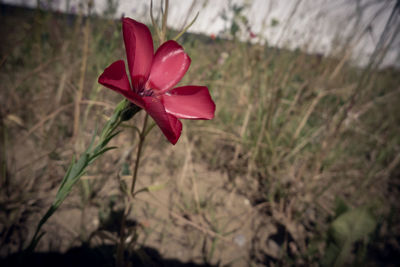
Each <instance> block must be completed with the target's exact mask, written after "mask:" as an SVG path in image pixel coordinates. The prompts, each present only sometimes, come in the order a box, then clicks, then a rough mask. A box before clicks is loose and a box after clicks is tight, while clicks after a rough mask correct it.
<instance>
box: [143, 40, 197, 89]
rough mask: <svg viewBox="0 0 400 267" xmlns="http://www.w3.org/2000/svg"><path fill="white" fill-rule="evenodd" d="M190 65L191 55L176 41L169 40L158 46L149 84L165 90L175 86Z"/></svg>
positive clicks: (153, 87) (154, 87) (151, 86)
mask: <svg viewBox="0 0 400 267" xmlns="http://www.w3.org/2000/svg"><path fill="white" fill-rule="evenodd" d="M189 66H190V57H189V56H188V55H187V54H186V53H185V51H184V50H183V48H182V46H180V45H179V44H178V43H177V42H175V41H167V42H165V43H163V44H162V45H161V46H160V48H158V50H157V52H156V54H155V56H154V59H153V65H152V67H151V71H150V76H149V82H150V84H149V86H150V88H152V89H156V90H160V91H161V92H165V91H167V90H169V89H171V88H172V87H174V86H175V85H176V84H177V83H178V82H179V81H180V80H181V79H182V77H183V75H185V73H186V71H187V70H188V68H189Z"/></svg>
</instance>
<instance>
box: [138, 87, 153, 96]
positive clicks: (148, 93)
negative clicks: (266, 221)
mask: <svg viewBox="0 0 400 267" xmlns="http://www.w3.org/2000/svg"><path fill="white" fill-rule="evenodd" d="M138 94H139V95H140V96H153V95H154V90H153V89H152V88H149V89H146V88H141V89H139V91H138Z"/></svg>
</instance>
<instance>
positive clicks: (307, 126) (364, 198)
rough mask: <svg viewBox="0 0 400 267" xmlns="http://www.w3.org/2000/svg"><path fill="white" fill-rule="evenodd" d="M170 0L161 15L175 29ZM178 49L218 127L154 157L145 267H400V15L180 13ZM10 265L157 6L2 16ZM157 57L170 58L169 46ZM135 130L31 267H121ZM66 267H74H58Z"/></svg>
mask: <svg viewBox="0 0 400 267" xmlns="http://www.w3.org/2000/svg"><path fill="white" fill-rule="evenodd" d="M163 3H164V2H163V1H157V0H155V1H154V3H153V5H154V6H153V12H154V16H155V19H156V20H157V21H159V22H160V21H161V15H162V14H161V10H162V6H163ZM169 3H170V5H169V10H168V14H169V16H168V21H167V24H168V30H169V31H168V34H167V36H168V38H169V39H171V38H173V37H174V36H175V35H176V34H177V33H178V32H179V31H180V30H182V29H183V28H184V27H185V26H186V25H188V24H189V23H190V22H191V21H192V20H193V19H194V18H195V17H196V14H198V17H197V19H196V21H195V22H194V24H193V25H192V26H191V27H190V29H189V31H188V32H187V33H185V34H184V35H183V36H182V37H181V38H180V39H179V40H178V42H179V43H180V44H181V45H183V47H184V48H185V51H186V52H187V53H188V54H189V56H190V57H191V59H192V64H191V67H190V68H189V70H188V73H187V74H186V75H185V77H184V78H183V80H182V81H181V83H180V84H181V85H188V84H193V85H205V86H207V87H208V88H209V90H210V93H211V95H212V97H213V99H214V101H215V103H216V107H217V109H216V114H215V118H214V119H213V120H212V121H183V132H182V136H181V138H180V140H179V142H178V143H177V144H176V145H175V146H172V145H171V144H169V143H168V142H167V141H166V139H165V137H164V136H163V135H162V133H161V131H160V130H159V129H158V128H155V129H154V130H153V131H152V132H151V133H150V135H149V138H148V139H147V141H146V144H145V148H144V157H143V159H142V163H141V167H140V169H139V178H138V185H137V188H146V189H147V190H146V192H143V193H141V194H139V195H138V196H137V198H136V199H135V201H134V203H133V206H132V210H131V212H130V216H129V220H128V224H127V225H128V232H129V235H128V238H127V243H129V244H131V245H132V246H131V248H132V249H131V251H130V253H129V254H130V255H131V256H132V263H133V265H138V266H290V265H294V266H304V265H305V266H309V265H310V266H343V265H347V266H348V265H357V266H358V265H362V266H397V265H399V264H400V260H399V257H398V255H399V253H400V224H399V222H400V217H399V212H398V210H399V204H398V199H399V190H400V180H399V176H400V153H399V152H400V135H399V134H398V133H399V130H400V110H399V105H398V103H399V102H400V70H399V67H400V64H399V62H400V37H399V34H398V33H399V32H400V1H399V0H352V1H345V0H335V1H325V0H318V1H311V0H285V1H282V0H281V1H278V0H263V1H261V0H253V1H251V0H247V1H246V0H236V1H233V0H232V1H222V0H221V1H211V0H201V1H194V0H170V1H169ZM0 8H1V9H0V25H2V26H1V27H0V36H2V37H1V42H0V88H1V94H0V119H1V120H0V137H1V138H0V144H1V146H0V147H1V155H0V159H1V172H0V177H1V180H0V183H1V186H0V257H1V258H2V261H4V263H5V264H11V263H10V259H12V257H13V255H14V254H15V253H16V252H18V251H20V250H21V249H22V248H23V247H25V246H26V245H27V242H28V241H29V238H30V237H31V236H32V235H33V232H34V229H35V226H36V224H37V222H38V221H39V220H40V218H41V216H42V215H43V214H44V213H45V211H46V209H47V208H48V207H49V205H50V204H51V202H52V201H53V199H54V196H55V193H56V191H57V188H58V186H59V183H60V181H61V179H62V177H63V176H64V173H65V171H66V169H67V168H68V166H69V163H70V160H71V158H72V156H73V155H79V153H81V152H82V151H84V150H85V148H86V147H87V145H88V144H89V143H90V140H91V136H92V135H93V133H94V131H95V129H96V127H97V128H98V127H101V126H102V125H103V124H104V123H105V122H106V120H107V119H108V118H109V116H110V115H111V114H112V111H113V109H114V107H115V106H116V104H117V103H118V102H119V101H120V100H121V96H120V95H118V94H116V93H114V92H112V91H111V90H108V89H105V88H104V87H102V86H100V85H99V84H98V83H97V78H98V77H99V75H100V74H101V73H102V72H103V70H104V69H105V68H106V67H107V66H108V65H110V64H111V63H112V62H114V61H116V60H118V59H124V60H125V50H124V46H123V38H122V31H121V21H120V18H121V17H123V16H128V17H131V18H133V19H136V20H138V21H141V22H143V23H146V24H148V25H149V27H150V29H151V31H152V32H153V33H154V29H153V27H152V26H151V20H150V1H146V0H132V1H128V0H103V1H101V0H46V1H45V0H43V1H42V0H2V1H0ZM155 42H156V43H155V47H157V45H158V44H157V41H155ZM143 118H144V113H143V112H141V113H139V114H138V115H137V116H136V117H135V118H134V119H133V120H132V121H129V124H127V125H125V126H124V130H123V132H122V133H121V134H120V135H119V136H118V137H117V138H115V139H114V140H113V141H112V145H115V146H117V147H118V149H116V150H114V151H110V152H107V154H105V156H104V157H102V158H101V159H99V160H98V161H97V162H96V163H95V164H93V165H92V166H91V167H90V169H89V170H88V172H87V174H86V175H85V176H83V177H82V179H81V181H80V182H79V183H78V184H77V185H76V186H75V188H74V190H73V192H72V194H71V195H70V197H69V198H68V199H67V200H66V201H65V203H63V205H62V206H61V207H60V210H58V211H57V212H56V214H55V215H54V216H53V217H52V218H51V219H50V220H49V222H48V223H47V224H46V225H45V226H44V230H45V232H46V234H45V235H44V237H43V238H42V240H41V242H40V243H39V245H38V247H37V250H36V251H37V252H36V253H35V256H34V257H35V258H34V259H33V261H32V264H33V265H35V264H37V265H39V264H40V265H55V264H59V263H60V261H63V262H66V263H65V264H66V265H65V266H70V265H72V264H73V265H78V266H79V265H82V266H84V265H85V266H87V265H99V266H113V264H114V255H115V244H116V243H117V242H118V233H119V230H120V229H119V227H120V224H121V222H120V221H121V214H122V213H123V211H124V209H125V206H126V205H127V203H126V199H124V197H123V194H122V193H121V185H124V184H130V179H131V176H132V167H133V162H134V160H135V155H136V154H135V152H136V149H137V143H138V137H137V134H136V132H135V131H134V130H133V129H132V126H133V125H141V124H142V120H143ZM62 266H63V265H62Z"/></svg>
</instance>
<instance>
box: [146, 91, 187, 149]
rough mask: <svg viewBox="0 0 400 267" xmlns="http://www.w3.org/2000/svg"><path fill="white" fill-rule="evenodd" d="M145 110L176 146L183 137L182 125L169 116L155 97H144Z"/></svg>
mask: <svg viewBox="0 0 400 267" xmlns="http://www.w3.org/2000/svg"><path fill="white" fill-rule="evenodd" d="M143 100H144V102H145V103H146V104H145V110H146V111H147V113H149V115H150V116H151V117H152V118H153V119H154V121H155V122H156V123H157V125H158V127H160V129H161V131H162V132H163V133H164V135H165V137H167V139H168V140H169V141H170V142H171V143H172V144H173V145H175V144H176V142H177V141H178V139H179V137H180V136H181V131H182V123H181V122H180V121H179V120H178V119H177V118H176V117H175V116H173V115H171V114H168V113H167V112H166V111H165V108H164V106H163V104H162V103H161V101H160V100H159V99H157V98H155V97H144V98H143Z"/></svg>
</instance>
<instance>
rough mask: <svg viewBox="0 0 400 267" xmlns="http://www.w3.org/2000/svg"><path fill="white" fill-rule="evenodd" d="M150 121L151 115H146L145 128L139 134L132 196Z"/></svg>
mask: <svg viewBox="0 0 400 267" xmlns="http://www.w3.org/2000/svg"><path fill="white" fill-rule="evenodd" d="M148 119H149V114H147V113H146V116H145V117H144V121H143V128H142V131H141V132H140V134H139V144H138V150H137V154H136V161H135V168H134V170H133V174H132V185H131V195H132V196H133V194H134V192H135V184H136V179H137V173H138V169H139V163H140V158H141V155H142V150H143V144H144V140H145V139H146V135H147V131H146V128H147V122H148Z"/></svg>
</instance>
